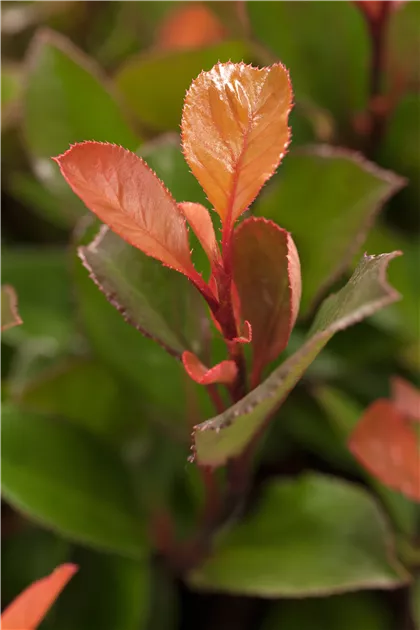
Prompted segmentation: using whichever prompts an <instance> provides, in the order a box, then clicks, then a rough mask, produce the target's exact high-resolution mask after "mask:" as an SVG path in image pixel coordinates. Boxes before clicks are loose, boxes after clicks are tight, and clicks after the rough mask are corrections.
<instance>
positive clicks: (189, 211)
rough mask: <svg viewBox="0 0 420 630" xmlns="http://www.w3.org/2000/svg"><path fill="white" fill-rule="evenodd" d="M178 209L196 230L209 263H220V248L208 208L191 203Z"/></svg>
mask: <svg viewBox="0 0 420 630" xmlns="http://www.w3.org/2000/svg"><path fill="white" fill-rule="evenodd" d="M178 207H179V209H180V210H181V212H182V214H183V215H184V216H185V218H186V219H187V221H188V223H189V224H190V226H191V228H192V229H193V230H194V234H195V235H196V237H197V238H198V240H199V241H200V243H201V246H202V248H203V249H204V251H205V252H206V254H207V256H208V259H209V261H210V262H211V263H215V262H218V261H219V260H220V251H219V246H218V244H217V241H216V234H215V233H214V227H213V222H212V220H211V216H210V213H209V211H208V210H207V208H205V207H204V206H202V205H201V203H192V202H190V201H184V202H183V203H179V204H178Z"/></svg>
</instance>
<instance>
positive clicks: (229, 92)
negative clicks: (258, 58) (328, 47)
mask: <svg viewBox="0 0 420 630" xmlns="http://www.w3.org/2000/svg"><path fill="white" fill-rule="evenodd" d="M291 107H292V89H291V85H290V81H289V74H288V72H287V70H286V69H285V68H284V66H282V64H280V63H277V64H274V65H272V66H270V67H268V68H262V69H259V68H253V67H252V66H247V65H245V64H244V63H239V64H235V63H230V62H229V63H218V64H217V65H215V66H214V67H213V68H212V70H210V71H209V72H202V73H201V74H200V75H199V77H198V78H197V79H196V80H195V81H193V83H192V85H191V87H190V89H189V91H188V92H187V96H186V98H185V105H184V111H183V116H182V142H183V148H184V154H185V158H186V160H187V162H188V164H189V166H190V168H191V170H192V172H193V173H194V175H195V176H196V178H197V179H198V181H199V182H200V184H201V186H202V187H203V189H204V190H205V192H206V194H207V197H208V198H209V200H210V202H211V203H212V205H213V207H214V208H215V210H216V211H217V212H218V213H219V215H220V216H221V218H222V220H223V221H224V222H225V223H227V224H228V225H230V224H233V222H234V221H235V219H236V218H237V217H238V216H239V215H240V214H242V212H243V211H244V210H245V209H246V208H247V207H248V206H249V205H250V203H251V202H252V201H253V200H254V199H255V197H256V195H257V194H258V192H259V191H260V189H261V187H262V186H263V184H264V183H265V182H266V181H267V179H268V178H269V177H271V175H272V174H273V173H274V171H275V170H276V168H277V166H278V165H279V163H280V160H281V159H282V157H283V156H284V154H285V151H286V149H287V146H288V144H289V140H290V130H289V127H288V124H287V119H288V115H289V112H290V109H291Z"/></svg>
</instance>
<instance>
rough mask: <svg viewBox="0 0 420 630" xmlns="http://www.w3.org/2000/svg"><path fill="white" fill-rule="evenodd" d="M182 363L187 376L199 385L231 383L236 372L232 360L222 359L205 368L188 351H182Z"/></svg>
mask: <svg viewBox="0 0 420 630" xmlns="http://www.w3.org/2000/svg"><path fill="white" fill-rule="evenodd" d="M182 363H183V364H184V368H185V371H186V372H187V374H188V376H190V377H191V378H192V380H193V381H195V382H196V383H199V384H200V385H212V384H213V383H224V384H226V385H231V384H232V383H233V382H234V381H235V379H236V377H237V374H238V369H237V367H236V364H235V362H234V361H222V362H221V363H218V364H217V365H215V366H214V367H212V368H207V367H206V366H205V365H203V364H202V363H201V361H200V359H199V358H198V357H197V356H196V355H195V354H193V353H192V352H188V351H186V352H184V353H183V355H182Z"/></svg>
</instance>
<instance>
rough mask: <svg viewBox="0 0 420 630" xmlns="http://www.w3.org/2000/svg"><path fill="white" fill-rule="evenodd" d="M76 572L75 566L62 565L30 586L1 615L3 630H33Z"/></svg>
mask: <svg viewBox="0 0 420 630" xmlns="http://www.w3.org/2000/svg"><path fill="white" fill-rule="evenodd" d="M77 570H78V567H77V566H76V565H75V564H62V565H61V566H59V567H57V568H56V569H55V570H54V571H53V572H52V573H51V574H50V575H48V576H47V577H45V578H42V579H40V580H38V581H36V582H34V583H33V584H31V585H30V586H29V587H28V588H27V589H25V590H24V591H23V593H21V594H20V595H18V597H16V599H15V600H14V601H13V602H12V603H11V604H10V605H9V606H8V607H7V608H6V610H5V611H4V612H3V613H2V615H1V627H2V628H3V630H23V629H24V630H35V629H36V628H37V627H38V625H39V624H40V623H41V621H42V620H43V618H44V617H45V615H46V614H47V612H48V610H49V609H50V608H51V606H52V605H53V603H54V602H55V600H56V599H57V597H58V596H59V594H60V593H61V591H62V590H63V588H64V587H65V586H66V584H67V582H68V581H69V580H70V579H71V578H72V577H73V575H74V574H75V573H76V571H77Z"/></svg>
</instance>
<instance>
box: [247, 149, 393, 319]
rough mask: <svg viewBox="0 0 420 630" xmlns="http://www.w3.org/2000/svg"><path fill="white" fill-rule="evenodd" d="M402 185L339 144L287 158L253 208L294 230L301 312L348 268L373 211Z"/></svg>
mask: <svg viewBox="0 0 420 630" xmlns="http://www.w3.org/2000/svg"><path fill="white" fill-rule="evenodd" d="M402 185H403V180H402V179H401V178H399V177H397V176H396V175H394V174H393V173H390V172H387V171H384V170H382V169H379V168H378V167H376V166H375V165H373V164H372V163H370V162H367V161H366V160H364V159H362V158H361V157H360V156H359V155H357V154H354V153H352V152H350V151H345V150H342V149H334V148H331V147H327V146H314V147H311V148H308V149H299V150H298V151H295V152H294V153H292V154H291V155H289V156H288V157H287V158H286V159H285V161H284V164H283V166H282V168H281V170H280V172H279V173H278V175H277V176H275V178H274V180H273V184H272V186H271V187H269V188H268V189H267V192H266V194H263V195H262V196H261V199H260V200H259V201H257V203H256V205H255V212H256V214H258V215H261V216H264V217H266V218H268V219H273V221H275V222H276V223H278V224H279V225H281V227H283V228H285V229H286V230H289V232H291V234H292V235H293V239H294V241H295V243H296V247H297V249H298V252H299V257H300V261H301V267H302V300H301V308H300V313H301V315H302V314H305V313H307V312H308V309H309V308H310V307H311V305H313V302H314V301H315V300H316V298H317V296H318V295H319V294H320V293H322V292H324V291H325V290H326V289H327V288H328V287H329V286H330V285H331V284H332V283H333V282H334V280H336V279H337V277H338V276H340V275H341V274H342V273H343V272H344V271H345V270H346V269H347V267H348V266H349V265H350V263H351V260H352V257H353V256H354V254H355V253H356V252H357V251H359V248H360V246H361V245H362V243H363V241H364V240H365V238H366V235H367V232H368V230H369V228H370V226H371V224H372V222H373V221H374V218H375V216H376V215H377V213H378V212H379V211H380V210H381V208H382V206H383V204H384V203H385V202H386V200H387V199H388V198H389V197H390V196H391V195H393V194H394V193H395V192H396V191H397V190H399V189H400V188H401V186H402ZM320 186H321V187H322V188H321V189H320ZM321 190H322V194H321Z"/></svg>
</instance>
